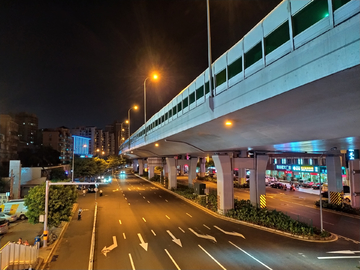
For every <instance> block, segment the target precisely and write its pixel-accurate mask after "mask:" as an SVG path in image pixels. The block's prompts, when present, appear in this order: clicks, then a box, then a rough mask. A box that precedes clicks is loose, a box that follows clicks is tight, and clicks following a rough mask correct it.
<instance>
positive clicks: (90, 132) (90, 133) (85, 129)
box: [71, 126, 97, 155]
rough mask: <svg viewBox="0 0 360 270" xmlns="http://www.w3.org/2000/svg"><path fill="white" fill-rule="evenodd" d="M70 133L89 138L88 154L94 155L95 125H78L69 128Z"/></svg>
mask: <svg viewBox="0 0 360 270" xmlns="http://www.w3.org/2000/svg"><path fill="white" fill-rule="evenodd" d="M71 134H72V135H76V136H81V137H86V138H89V139H90V141H89V154H91V155H96V153H97V151H96V150H97V148H96V141H95V137H96V127H94V126H80V127H76V128H73V129H71Z"/></svg>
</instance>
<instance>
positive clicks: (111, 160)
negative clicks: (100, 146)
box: [107, 155, 126, 168]
mask: <svg viewBox="0 0 360 270" xmlns="http://www.w3.org/2000/svg"><path fill="white" fill-rule="evenodd" d="M107 162H108V164H109V168H116V167H119V166H120V165H123V164H125V162H126V160H125V159H124V158H122V157H121V156H115V155H112V156H109V157H108V159H107Z"/></svg>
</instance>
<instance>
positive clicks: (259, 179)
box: [250, 154, 269, 208]
mask: <svg viewBox="0 0 360 270" xmlns="http://www.w3.org/2000/svg"><path fill="white" fill-rule="evenodd" d="M255 155H256V156H255V157H254V163H255V164H254V167H253V168H254V169H251V170H250V202H251V203H252V204H253V205H256V206H258V207H261V208H265V207H266V190H265V171H266V166H267V163H268V159H269V156H268V155H259V154H255Z"/></svg>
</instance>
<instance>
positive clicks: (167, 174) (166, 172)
mask: <svg viewBox="0 0 360 270" xmlns="http://www.w3.org/2000/svg"><path fill="white" fill-rule="evenodd" d="M163 174H164V177H169V169H168V165H167V164H166V163H164V165H163Z"/></svg>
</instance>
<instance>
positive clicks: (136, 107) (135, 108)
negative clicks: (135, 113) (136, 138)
mask: <svg viewBox="0 0 360 270" xmlns="http://www.w3.org/2000/svg"><path fill="white" fill-rule="evenodd" d="M138 108H139V107H138V106H136V105H135V106H133V107H131V108H130V109H129V110H128V124H129V125H128V138H129V143H130V134H131V132H130V124H131V122H130V111H131V110H132V109H134V110H137V109H138Z"/></svg>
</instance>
